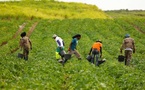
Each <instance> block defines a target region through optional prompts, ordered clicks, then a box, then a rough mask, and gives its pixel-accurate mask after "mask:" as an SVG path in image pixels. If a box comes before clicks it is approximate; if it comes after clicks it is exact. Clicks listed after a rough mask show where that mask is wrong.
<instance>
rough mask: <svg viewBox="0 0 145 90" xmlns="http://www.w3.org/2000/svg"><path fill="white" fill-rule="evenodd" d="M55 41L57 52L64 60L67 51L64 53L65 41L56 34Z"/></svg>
mask: <svg viewBox="0 0 145 90" xmlns="http://www.w3.org/2000/svg"><path fill="white" fill-rule="evenodd" d="M52 37H53V39H55V41H56V44H57V49H56V52H57V53H58V54H59V55H60V56H61V58H62V59H63V57H64V54H65V51H64V41H63V39H62V38H60V37H59V36H57V35H56V34H54V35H53V36H52ZM61 61H62V60H60V61H59V62H61Z"/></svg>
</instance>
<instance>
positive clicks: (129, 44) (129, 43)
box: [124, 38, 134, 49]
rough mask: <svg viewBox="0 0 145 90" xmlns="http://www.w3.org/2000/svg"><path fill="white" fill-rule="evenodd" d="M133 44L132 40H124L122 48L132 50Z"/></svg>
mask: <svg viewBox="0 0 145 90" xmlns="http://www.w3.org/2000/svg"><path fill="white" fill-rule="evenodd" d="M133 44H134V39H132V38H125V39H124V48H131V49H133V48H134V46H133Z"/></svg>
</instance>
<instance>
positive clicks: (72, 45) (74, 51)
mask: <svg viewBox="0 0 145 90" xmlns="http://www.w3.org/2000/svg"><path fill="white" fill-rule="evenodd" d="M72 38H73V39H72V41H71V43H70V46H69V49H68V54H71V55H72V54H75V56H76V57H77V58H78V60H81V56H80V54H79V52H78V51H77V49H76V46H77V44H78V40H80V39H81V35H80V34H76V35H75V36H73V37H72Z"/></svg>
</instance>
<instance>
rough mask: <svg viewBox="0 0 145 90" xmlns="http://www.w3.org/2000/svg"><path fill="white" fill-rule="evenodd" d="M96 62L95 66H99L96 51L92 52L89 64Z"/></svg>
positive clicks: (97, 52)
mask: <svg viewBox="0 0 145 90" xmlns="http://www.w3.org/2000/svg"><path fill="white" fill-rule="evenodd" d="M95 62H96V66H98V65H99V51H98V50H96V49H95V50H92V59H91V63H93V64H94V63H95Z"/></svg>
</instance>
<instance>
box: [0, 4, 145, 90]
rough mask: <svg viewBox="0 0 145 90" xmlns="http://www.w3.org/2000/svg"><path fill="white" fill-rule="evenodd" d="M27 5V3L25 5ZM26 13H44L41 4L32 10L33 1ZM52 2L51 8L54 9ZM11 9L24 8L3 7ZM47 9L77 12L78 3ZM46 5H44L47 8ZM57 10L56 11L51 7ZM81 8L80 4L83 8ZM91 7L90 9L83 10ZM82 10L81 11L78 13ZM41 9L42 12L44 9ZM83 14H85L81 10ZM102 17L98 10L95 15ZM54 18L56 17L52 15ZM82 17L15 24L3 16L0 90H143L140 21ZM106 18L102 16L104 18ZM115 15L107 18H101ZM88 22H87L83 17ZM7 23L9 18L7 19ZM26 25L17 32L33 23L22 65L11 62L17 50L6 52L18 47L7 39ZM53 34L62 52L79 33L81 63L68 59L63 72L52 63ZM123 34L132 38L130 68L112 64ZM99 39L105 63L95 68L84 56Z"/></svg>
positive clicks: (0, 35) (16, 22)
mask: <svg viewBox="0 0 145 90" xmlns="http://www.w3.org/2000/svg"><path fill="white" fill-rule="evenodd" d="M27 3H28V2H27ZM33 3H34V4H32V6H31V7H32V8H34V7H35V8H36V7H42V6H44V7H42V9H44V10H45V4H46V3H45V4H44V2H41V3H42V4H44V5H42V4H40V6H38V3H37V2H33ZM56 3H57V4H56ZM7 4H11V5H19V6H21V7H26V6H27V4H26V5H25V3H21V2H13V3H7ZM49 4H50V6H51V5H52V4H53V5H54V6H52V7H51V8H55V9H57V7H59V5H60V4H63V5H66V6H67V5H68V6H67V7H70V10H71V9H73V8H74V7H73V5H76V6H77V7H82V6H83V4H79V5H78V4H75V3H73V4H72V6H71V5H70V3H58V2H54V3H53V2H51V3H49ZM49 4H48V3H47V5H48V6H49ZM57 5H58V6H57ZM85 6H86V5H85ZM88 8H92V6H90V7H89V6H88ZM80 9H84V7H82V8H80ZM46 10H47V8H46ZM60 11H61V10H60ZM84 12H85V11H84ZM101 12H102V11H101ZM58 13H59V12H58ZM87 15H88V16H87V17H86V18H85V17H83V18H81V17H77V18H74V17H73V16H69V17H68V18H67V19H66V18H65V19H64V18H63V19H62V17H55V18H53V19H47V18H39V19H38V18H36V17H35V18H33V19H29V18H31V16H30V17H29V16H27V19H25V17H21V18H19V19H17V18H16V17H17V16H15V15H14V17H11V15H8V16H1V21H0V33H1V34H0V37H1V39H0V43H1V42H3V41H8V43H7V44H6V45H3V46H0V51H1V52H0V60H1V61H0V70H1V72H0V88H1V89H3V90H6V89H49V90H74V89H78V90H80V89H85V90H88V89H89V90H92V89H95V90H96V89H97V90H112V89H113V90H126V89H128V90H143V89H145V78H144V75H145V73H144V71H145V67H144V64H145V60H144V59H145V56H144V51H145V48H144V45H145V41H144V39H145V35H144V34H143V33H142V32H140V31H138V30H137V28H135V27H134V25H135V26H138V27H140V28H141V29H142V30H143V28H144V27H145V26H143V23H144V20H145V19H144V18H137V17H134V18H132V19H130V18H127V17H124V18H119V17H118V18H112V19H109V18H107V19H104V18H103V19H102V18H95V19H92V17H91V16H89V14H87ZM105 15H106V14H105ZM109 15H110V16H112V17H113V15H116V14H108V15H107V16H109ZM88 17H90V18H88ZM8 18H10V19H8ZM24 22H25V23H27V24H26V26H25V28H24V29H23V31H26V32H28V31H29V29H30V27H31V26H32V25H33V24H34V23H35V22H38V25H37V26H36V28H35V30H34V32H33V33H32V35H31V37H30V39H31V41H32V44H33V49H32V51H31V52H30V55H29V60H28V61H24V60H22V59H19V58H17V53H19V52H22V51H20V50H17V51H16V52H14V53H10V52H11V50H13V49H14V48H16V47H18V41H19V38H20V37H19V36H17V37H16V38H15V39H12V40H9V39H10V38H11V37H12V36H13V35H14V33H15V32H16V31H17V30H18V29H19V25H22V24H23V23H24ZM54 33H55V34H57V35H59V36H60V37H62V38H63V39H64V42H65V44H66V46H65V50H66V51H67V49H68V46H69V43H70V42H71V39H72V38H71V37H72V36H73V35H74V34H77V33H80V34H81V35H82V38H81V40H80V41H79V43H78V47H77V49H78V51H79V52H80V54H81V56H82V61H78V60H77V59H76V57H74V56H73V57H72V58H71V60H69V61H68V62H67V63H66V64H65V67H63V66H62V65H61V64H60V63H58V61H57V60H55V49H56V43H55V41H54V40H53V39H52V35H53V34H54ZM126 33H129V34H130V35H131V37H133V38H134V39H135V44H136V48H137V51H136V54H133V58H132V62H131V66H129V67H128V66H125V65H124V63H120V62H118V61H117V56H118V55H119V54H120V53H119V48H120V46H121V44H122V40H123V38H124V35H125V34H126ZM97 39H101V40H102V42H103V58H106V62H105V63H104V64H102V65H100V67H96V66H95V65H93V64H90V63H89V62H88V61H87V60H86V56H87V54H88V52H89V50H90V48H91V45H92V44H93V42H95V41H96V40H97Z"/></svg>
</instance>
